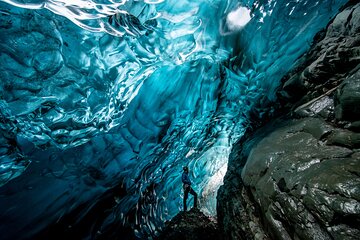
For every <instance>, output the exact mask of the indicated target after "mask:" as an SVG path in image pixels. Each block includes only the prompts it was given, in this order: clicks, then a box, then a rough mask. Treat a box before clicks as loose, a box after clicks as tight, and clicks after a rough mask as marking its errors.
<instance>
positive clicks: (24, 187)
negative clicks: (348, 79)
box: [0, 0, 346, 239]
mask: <svg viewBox="0 0 360 240" xmlns="http://www.w3.org/2000/svg"><path fill="white" fill-rule="evenodd" d="M345 2H346V1H345V0H338V1H335V0H334V1H324V0H319V1H305V0H297V1H282V0H278V1H275V0H269V1H262V0H259V1H252V0H249V1H232V0H228V1H220V0H217V1H207V0H199V1H187V0H181V1H179V0H177V1H174V0H166V1H161V0H158V1H151V0H147V1H145V0H144V1H110V0H109V1H106V0H96V1H95V0H87V1H86V0H78V1H73V3H68V1H61V0H55V1H47V0H36V1H28V0H21V1H20V0H2V2H0V30H1V35H0V62H1V64H0V79H1V82H0V94H1V95H0V128H1V132H0V133H1V134H0V141H1V146H0V153H1V156H0V181H1V182H0V184H1V185H2V187H1V188H0V206H1V221H4V220H5V219H6V224H1V225H0V231H1V232H4V231H5V230H4V229H17V230H16V231H15V230H14V231H6V232H7V235H6V236H5V238H9V239H11V238H14V237H15V236H17V234H18V231H21V232H22V234H24V236H33V235H34V234H37V233H38V232H39V231H41V230H42V229H44V228H45V227H46V226H47V225H49V224H52V223H55V222H59V221H61V220H62V219H65V218H66V216H67V215H69V214H71V213H72V212H74V211H77V212H78V215H77V216H78V218H80V219H81V218H86V216H87V215H86V214H87V212H89V211H91V209H93V208H94V206H95V205H96V203H98V202H99V201H101V197H103V196H104V194H106V193H107V192H108V191H109V189H118V187H119V186H120V188H121V189H122V191H125V193H121V194H120V193H116V191H115V192H114V198H115V200H116V201H115V203H116V204H115V205H114V206H113V207H112V208H111V211H109V212H108V213H107V214H105V215H104V216H102V217H101V219H98V220H97V223H96V227H94V229H96V231H95V230H93V231H92V232H91V233H88V234H90V235H91V234H95V233H96V232H99V233H100V234H101V232H102V231H105V230H106V229H108V228H109V226H112V225H116V224H117V225H131V228H132V229H134V231H135V233H136V234H137V236H138V237H142V236H143V235H153V234H156V233H157V231H158V230H159V228H161V226H162V222H163V221H164V220H167V219H169V218H171V217H173V216H174V215H175V214H176V213H177V212H178V211H180V210H181V207H182V206H181V202H182V199H181V194H182V192H181V180H180V175H181V169H182V166H184V165H189V166H190V169H191V171H192V179H193V182H194V186H195V190H196V191H197V192H198V193H199V195H200V201H201V203H200V205H201V208H202V209H203V210H204V211H205V212H207V213H208V214H212V215H214V214H215V202H216V191H217V188H218V187H219V185H221V183H222V176H223V175H224V173H225V172H226V167H227V157H228V154H229V152H230V150H231V146H232V144H233V143H234V142H235V141H236V140H237V139H239V137H241V136H242V134H243V133H244V131H245V129H246V127H247V126H248V123H249V121H254V120H256V119H259V118H263V117H266V116H268V115H269V114H270V115H271V112H272V105H273V104H274V102H275V101H276V89H277V87H278V85H279V82H280V79H281V77H282V76H283V75H284V74H285V73H286V72H287V71H288V70H289V69H291V68H292V67H293V66H295V65H296V60H297V59H298V57H299V56H301V54H303V53H304V52H305V51H306V50H307V49H308V48H309V45H310V44H311V42H312V39H313V37H314V35H315V34H316V33H317V32H318V31H319V30H320V29H321V28H323V27H324V26H326V24H327V23H328V22H329V20H330V19H331V18H332V17H333V16H334V14H336V13H337V11H338V9H339V8H340V7H341V6H342V5H343V4H344V3H345ZM119 191H120V190H119ZM99 222H100V223H99ZM35 223H36V224H35Z"/></svg>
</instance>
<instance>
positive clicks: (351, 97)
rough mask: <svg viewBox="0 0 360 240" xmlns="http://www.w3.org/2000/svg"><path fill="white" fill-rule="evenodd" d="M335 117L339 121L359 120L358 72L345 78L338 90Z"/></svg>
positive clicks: (359, 80) (359, 87) (359, 81)
mask: <svg viewBox="0 0 360 240" xmlns="http://www.w3.org/2000/svg"><path fill="white" fill-rule="evenodd" d="M335 116H336V118H337V119H339V120H359V119H360V70H358V71H357V72H356V73H355V74H354V75H352V76H351V77H349V78H347V79H346V80H345V81H344V82H343V83H342V84H341V85H340V87H339V88H338V90H337V92H336V101H335Z"/></svg>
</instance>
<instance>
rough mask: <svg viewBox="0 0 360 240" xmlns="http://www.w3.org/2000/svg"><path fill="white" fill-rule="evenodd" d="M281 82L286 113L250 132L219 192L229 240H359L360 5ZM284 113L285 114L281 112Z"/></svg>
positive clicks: (221, 216)
mask: <svg viewBox="0 0 360 240" xmlns="http://www.w3.org/2000/svg"><path fill="white" fill-rule="evenodd" d="M355 2H356V1H350V3H349V4H348V6H347V7H345V8H344V9H343V10H342V12H341V13H339V14H338V15H337V16H336V17H335V19H334V20H333V21H332V22H331V23H330V24H329V25H328V27H327V29H326V30H325V31H323V32H321V33H319V34H318V39H315V41H316V43H315V44H314V45H313V47H312V48H311V50H310V51H309V52H308V53H307V54H306V55H304V57H303V58H302V59H301V60H300V62H301V63H300V65H299V67H298V68H297V69H295V70H294V71H292V72H291V73H289V74H288V76H286V77H285V78H284V79H283V80H284V81H283V88H282V90H281V91H280V102H281V101H287V103H286V104H285V102H283V103H284V104H285V105H286V106H287V109H289V111H288V113H287V114H285V115H283V116H280V117H278V118H277V119H276V120H271V121H270V122H268V123H266V124H264V125H263V126H262V127H261V128H259V129H257V130H256V131H252V132H248V133H247V134H246V135H245V137H244V138H243V139H242V140H240V141H239V142H238V143H237V144H236V145H235V146H234V148H233V150H232V153H231V154H230V159H229V166H228V172H227V174H226V176H225V179H224V185H223V186H222V187H221V188H220V190H219V192H218V197H217V200H218V203H217V204H218V206H217V211H218V221H219V226H220V229H221V230H222V231H224V238H225V239H359V236H360V143H359V141H360V140H359V139H360V135H359V120H360V114H359V106H360V105H359V103H360V102H359V99H360V98H359V91H360V84H359V79H360V70H359V66H358V65H359V63H360V62H359V59H360V58H359V56H360V54H359V52H358V49H359V43H360V35H359V26H360V21H359V18H360V4H355ZM282 110H283V109H282Z"/></svg>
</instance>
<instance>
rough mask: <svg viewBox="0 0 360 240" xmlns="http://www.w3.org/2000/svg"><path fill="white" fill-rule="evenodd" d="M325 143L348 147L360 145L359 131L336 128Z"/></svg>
mask: <svg viewBox="0 0 360 240" xmlns="http://www.w3.org/2000/svg"><path fill="white" fill-rule="evenodd" d="M327 144H329V145H339V146H344V147H348V148H359V147H360V133H354V132H351V131H347V130H336V131H334V133H333V134H331V136H330V137H329V138H328V141H327Z"/></svg>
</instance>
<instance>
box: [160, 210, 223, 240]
mask: <svg viewBox="0 0 360 240" xmlns="http://www.w3.org/2000/svg"><path fill="white" fill-rule="evenodd" d="M159 239H164V240H165V239H169V240H171V239H172V240H176V239H179V240H180V239H181V240H183V239H187V240H207V239H208V240H213V239H222V238H221V234H220V231H219V230H218V226H217V223H216V221H215V220H214V219H211V218H209V217H207V216H205V215H204V214H203V213H202V212H201V211H200V210H198V209H195V208H193V209H191V210H190V211H187V212H180V213H179V214H178V215H176V216H175V217H174V218H173V219H172V220H171V221H170V222H167V223H166V226H165V229H164V231H163V232H162V233H161V235H160V237H159Z"/></svg>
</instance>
